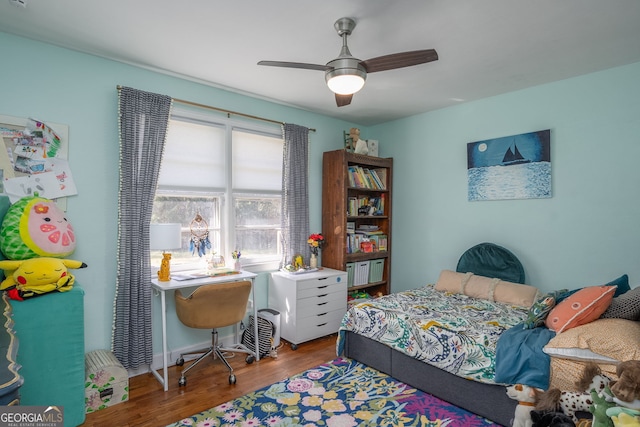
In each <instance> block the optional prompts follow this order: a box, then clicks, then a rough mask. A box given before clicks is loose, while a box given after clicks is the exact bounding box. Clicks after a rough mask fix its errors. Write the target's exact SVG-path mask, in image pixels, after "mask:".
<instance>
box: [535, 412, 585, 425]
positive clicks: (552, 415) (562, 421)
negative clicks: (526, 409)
mask: <svg viewBox="0 0 640 427" xmlns="http://www.w3.org/2000/svg"><path fill="white" fill-rule="evenodd" d="M531 419H532V420H533V426H532V427H576V424H575V423H574V422H573V420H572V419H571V417H569V416H568V415H565V414H563V413H562V412H555V411H552V412H548V411H531Z"/></svg>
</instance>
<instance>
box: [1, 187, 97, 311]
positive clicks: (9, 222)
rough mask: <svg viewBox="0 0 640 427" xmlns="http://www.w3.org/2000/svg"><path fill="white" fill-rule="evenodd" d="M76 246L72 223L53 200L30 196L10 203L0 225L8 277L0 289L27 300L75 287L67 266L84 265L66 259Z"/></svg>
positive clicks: (13, 297) (3, 265) (5, 270)
mask: <svg viewBox="0 0 640 427" xmlns="http://www.w3.org/2000/svg"><path fill="white" fill-rule="evenodd" d="M75 248H76V238H75V234H74V232H73V227H72V226H71V224H70V223H69V222H68V221H67V218H66V216H65V213H64V212H63V211H62V210H61V209H60V208H59V207H58V205H56V204H55V202H54V201H53V200H49V199H44V198H42V197H39V196H38V195H37V194H36V195H35V196H27V197H23V198H21V199H20V200H18V201H17V202H16V203H14V204H13V205H11V206H10V207H9V209H8V211H7V213H6V215H5V217H4V219H3V220H2V225H1V226H0V250H1V251H2V253H3V254H4V256H5V257H6V258H8V259H7V260H4V261H0V269H2V270H4V276H5V279H4V280H3V281H2V282H1V283H0V290H4V291H6V292H7V295H8V296H9V297H10V298H11V299H15V300H24V299H25V298H31V297H34V296H38V295H43V294H46V293H49V292H53V291H59V292H65V291H68V290H70V289H71V288H72V287H73V283H74V276H73V275H72V274H69V273H68V271H67V269H68V268H84V267H86V266H87V265H86V264H85V263H83V262H81V261H75V260H69V259H63V258H66V257H67V256H69V255H71V254H72V253H73V252H74V251H75Z"/></svg>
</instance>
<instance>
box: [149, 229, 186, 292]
mask: <svg viewBox="0 0 640 427" xmlns="http://www.w3.org/2000/svg"><path fill="white" fill-rule="evenodd" d="M149 247H150V249H151V250H161V251H162V261H161V263H160V270H158V280H159V281H161V282H168V281H169V280H171V267H170V265H169V264H170V260H171V254H170V253H168V252H167V251H168V250H171V249H180V248H181V247H182V225H181V224H151V226H150V228H149Z"/></svg>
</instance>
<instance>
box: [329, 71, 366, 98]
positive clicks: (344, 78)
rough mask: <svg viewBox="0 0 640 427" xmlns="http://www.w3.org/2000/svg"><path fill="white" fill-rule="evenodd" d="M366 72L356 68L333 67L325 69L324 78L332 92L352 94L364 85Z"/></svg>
mask: <svg viewBox="0 0 640 427" xmlns="http://www.w3.org/2000/svg"><path fill="white" fill-rule="evenodd" d="M366 78H367V74H366V73H365V72H363V71H361V70H357V69H334V70H331V71H327V73H326V76H325V79H326V81H327V86H329V89H331V91H332V92H334V93H337V94H339V95H352V94H354V93H356V92H358V91H359V90H360V89H362V87H363V86H364V81H365V79H366Z"/></svg>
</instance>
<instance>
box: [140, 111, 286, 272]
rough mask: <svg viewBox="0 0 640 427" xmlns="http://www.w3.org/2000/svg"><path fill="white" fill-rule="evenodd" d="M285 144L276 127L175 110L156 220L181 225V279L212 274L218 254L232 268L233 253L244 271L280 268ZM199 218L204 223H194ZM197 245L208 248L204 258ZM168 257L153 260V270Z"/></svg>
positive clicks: (176, 254)
mask: <svg viewBox="0 0 640 427" xmlns="http://www.w3.org/2000/svg"><path fill="white" fill-rule="evenodd" d="M283 144H284V142H283V140H282V135H281V130H280V129H279V128H278V127H277V126H272V127H260V126H255V125H254V126H251V125H247V124H240V123H238V122H234V121H232V120H230V119H220V118H219V117H215V116H214V114H213V113H212V114H205V113H203V112H194V111H188V110H176V109H174V112H173V114H172V117H171V120H170V121H169V129H168V132H167V142H166V144H165V150H164V155H163V160H162V167H161V169H160V176H159V179H158V188H157V191H156V198H155V201H154V206H153V214H152V220H151V222H152V223H165V222H177V223H180V224H182V242H183V244H182V248H181V249H180V250H172V251H171V254H172V258H171V263H172V268H173V269H174V271H178V270H191V269H201V268H205V266H206V261H207V260H208V259H209V258H210V257H211V255H212V254H213V253H215V254H216V255H222V256H224V258H225V261H226V264H227V266H231V265H232V260H231V259H230V258H231V252H232V251H234V250H240V251H241V252H242V257H241V260H242V265H243V267H245V268H249V269H252V270H258V269H262V268H265V269H274V268H277V265H278V262H279V260H280V257H281V253H282V249H281V247H280V224H281V221H280V215H281V188H282V150H283ZM198 214H199V215H200V217H201V218H202V219H203V221H202V222H196V221H194V219H195V218H196V215H198ZM205 232H207V233H208V242H207V240H206V239H204V236H205ZM197 245H207V251H206V255H205V256H204V257H199V256H198V251H197ZM209 245H210V248H209ZM161 253H162V252H161V251H152V252H151V261H152V264H153V265H159V263H160V258H161ZM261 267H262V268H261Z"/></svg>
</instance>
